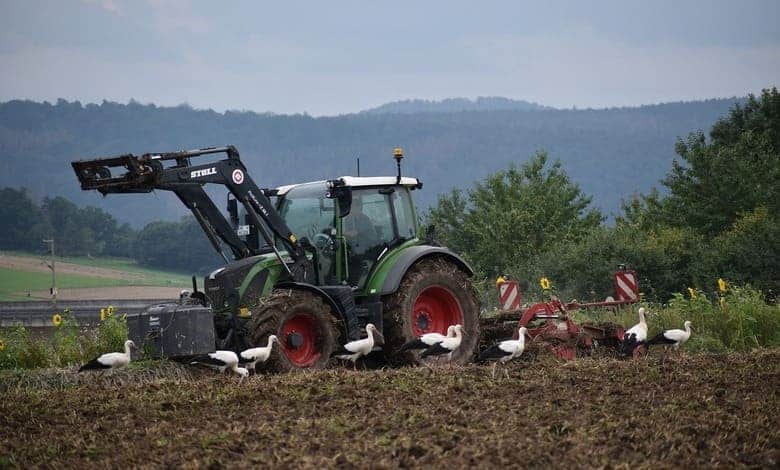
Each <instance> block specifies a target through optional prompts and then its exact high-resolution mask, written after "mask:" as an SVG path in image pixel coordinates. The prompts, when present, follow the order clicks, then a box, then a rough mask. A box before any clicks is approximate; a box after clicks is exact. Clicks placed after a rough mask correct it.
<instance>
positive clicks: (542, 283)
mask: <svg viewBox="0 0 780 470" xmlns="http://www.w3.org/2000/svg"><path fill="white" fill-rule="evenodd" d="M539 285H540V286H542V289H544V290H547V289H549V288H550V280H549V279H547V278H546V277H543V278H541V279H539Z"/></svg>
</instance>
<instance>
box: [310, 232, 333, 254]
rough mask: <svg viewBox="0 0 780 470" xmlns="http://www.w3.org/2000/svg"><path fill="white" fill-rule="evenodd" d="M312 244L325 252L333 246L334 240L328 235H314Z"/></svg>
mask: <svg viewBox="0 0 780 470" xmlns="http://www.w3.org/2000/svg"><path fill="white" fill-rule="evenodd" d="M312 244H313V245H314V246H315V247H317V249H318V250H325V249H328V248H331V247H332V246H333V238H331V236H330V235H328V234H326V233H317V234H314V237H313V239H312Z"/></svg>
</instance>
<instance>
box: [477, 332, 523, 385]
mask: <svg viewBox="0 0 780 470" xmlns="http://www.w3.org/2000/svg"><path fill="white" fill-rule="evenodd" d="M527 331H528V329H527V328H526V327H524V326H521V327H520V328H518V329H517V339H508V340H505V341H501V342H500V343H498V344H494V345H493V346H491V347H489V348H487V349H486V350H484V351H482V354H480V355H479V357H478V358H477V362H486V361H491V360H492V361H494V362H493V372H492V374H491V377H492V378H494V379H495V378H496V366H497V365H498V363H501V365H502V367H503V365H504V364H506V363H507V362H509V361H511V360H512V359H514V358H517V357H520V355H521V354H523V350H524V349H525V333H526V332H527ZM504 373H505V374H506V375H507V378H508V377H509V373H508V372H507V370H506V369H504Z"/></svg>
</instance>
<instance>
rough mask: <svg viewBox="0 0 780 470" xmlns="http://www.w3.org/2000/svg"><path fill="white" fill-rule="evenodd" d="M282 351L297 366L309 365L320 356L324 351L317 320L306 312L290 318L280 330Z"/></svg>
mask: <svg viewBox="0 0 780 470" xmlns="http://www.w3.org/2000/svg"><path fill="white" fill-rule="evenodd" d="M279 333H280V334H279V339H280V341H279V342H280V343H281V346H282V351H283V352H284V355H285V356H287V359H289V360H290V362H292V363H293V364H295V365H296V366H297V367H307V366H310V365H312V364H314V363H315V362H316V361H317V359H319V358H320V355H321V354H322V351H320V347H319V345H318V341H317V322H316V321H315V319H314V317H312V316H311V315H306V314H299V315H295V316H293V317H292V318H289V319H288V320H287V321H286V322H284V324H283V325H282V328H281V330H280V332H279Z"/></svg>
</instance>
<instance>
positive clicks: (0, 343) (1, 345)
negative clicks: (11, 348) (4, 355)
mask: <svg viewBox="0 0 780 470" xmlns="http://www.w3.org/2000/svg"><path fill="white" fill-rule="evenodd" d="M4 350H5V341H3V340H2V339H0V352H3V351H4Z"/></svg>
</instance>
